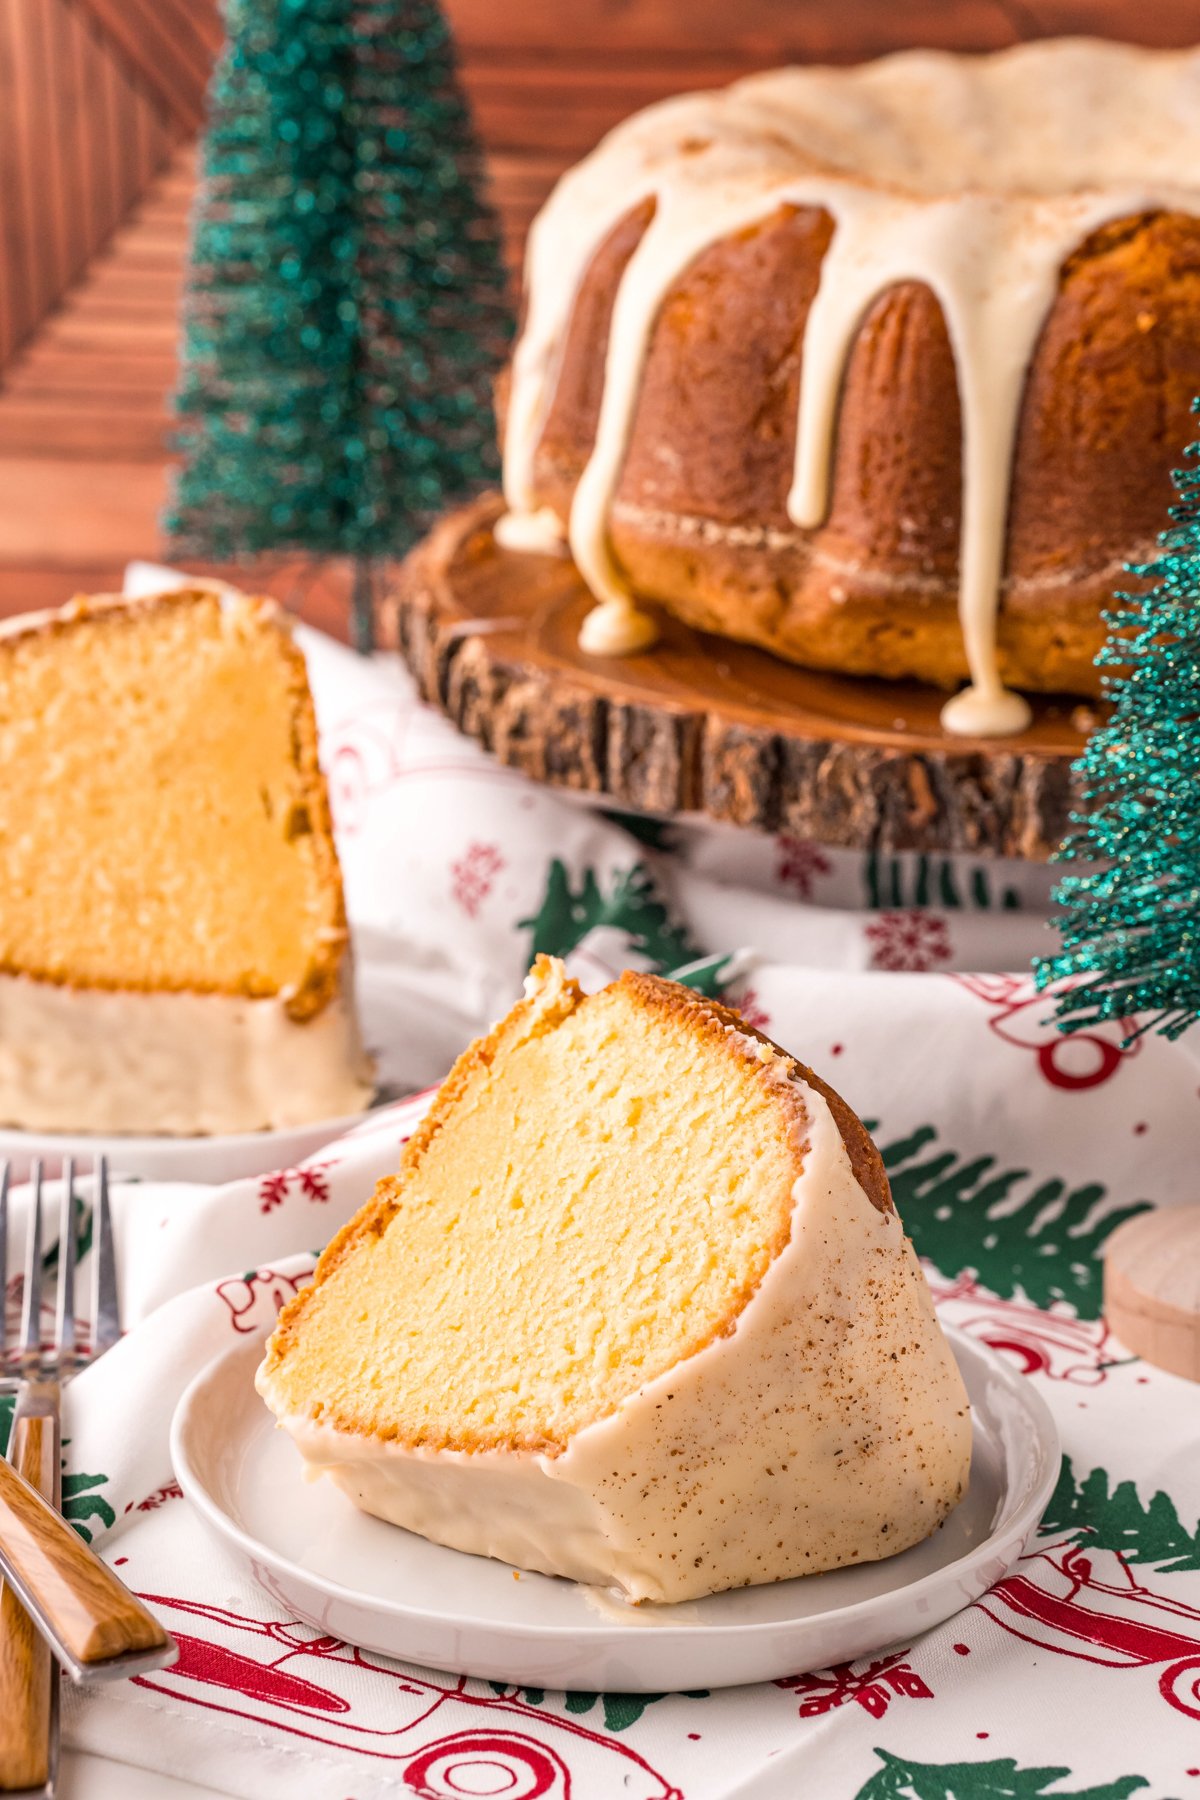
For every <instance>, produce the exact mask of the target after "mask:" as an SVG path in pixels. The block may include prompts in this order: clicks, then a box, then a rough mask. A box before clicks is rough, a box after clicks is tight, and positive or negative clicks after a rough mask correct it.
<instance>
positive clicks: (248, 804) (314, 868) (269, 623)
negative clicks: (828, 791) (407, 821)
mask: <svg viewBox="0 0 1200 1800" xmlns="http://www.w3.org/2000/svg"><path fill="white" fill-rule="evenodd" d="M306 721H307V723H308V726H309V727H311V712H310V711H309V703H308V700H307V694H306V691H305V688H304V675H303V666H302V664H301V662H300V660H299V652H298V651H296V650H295V649H294V647H293V646H292V644H291V642H290V640H289V639H288V637H287V636H286V634H285V632H284V631H283V630H282V628H281V627H280V625H279V624H278V623H276V622H275V621H274V620H273V619H272V617H271V616H270V613H269V611H268V610H267V609H266V608H265V607H264V606H262V605H261V604H259V603H253V602H249V601H246V602H234V603H225V604H223V603H222V602H220V601H219V600H218V599H216V598H215V597H213V596H209V595H200V594H193V595H186V596H183V597H181V598H180V599H179V600H177V601H172V602H163V601H159V602H156V603H154V604H152V605H147V606H145V607H140V606H136V605H135V606H133V607H131V608H128V609H126V608H114V609H108V608H101V609H98V610H97V611H96V612H95V613H94V614H92V615H90V616H88V615H87V614H84V615H83V616H81V617H78V618H75V619H66V620H61V621H60V620H54V621H51V622H50V623H49V624H48V625H47V626H46V627H45V628H42V629H33V630H29V631H25V632H22V633H20V634H18V635H14V636H11V637H9V638H7V639H5V638H0V761H2V763H3V768H4V773H5V779H4V783H3V788H2V790H0V970H4V971H6V972H9V973H17V974H27V975H32V976H34V977H37V978H39V979H42V980H46V981H52V982H63V981H70V982H72V983H73V984H76V985H79V986H90V987H100V988H126V989H161V988H172V989H184V990H195V991H198V992H220V993H233V994H244V995H247V996H264V997H265V996H270V995H276V994H281V993H282V994H284V995H285V996H296V995H302V994H303V992H304V991H305V990H306V988H307V989H308V990H311V989H312V987H313V984H314V981H317V980H320V979H323V978H324V977H323V976H322V975H321V973H320V970H319V969H317V967H316V966H317V965H319V964H321V963H323V962H327V963H328V965H329V967H330V968H331V967H332V966H333V964H334V962H335V961H336V955H335V954H332V953H330V952H331V951H334V952H335V951H336V950H337V947H338V946H339V945H340V940H341V937H342V931H343V926H342V918H341V899H340V886H339V883H338V881H337V879H336V862H335V861H334V852H333V849H332V843H331V841H330V839H329V837H328V826H327V822H326V821H325V820H324V818H314V816H313V810H314V809H313V793H314V780H315V778H316V752H315V738H313V736H312V733H311V729H307V730H306V729H305V722H306ZM319 805H320V806H321V807H322V808H323V807H324V800H323V796H322V797H321V799H320V801H319ZM50 895H52V896H53V904H52V905H51V904H49V902H48V900H47V896H50ZM323 944H324V945H325V947H326V948H325V949H324V950H323V949H322V945H323ZM314 945H316V950H315V951H314ZM309 998H310V999H312V998H313V996H312V995H311V993H310V994H309ZM302 1009H303V1001H301V1002H300V1003H299V1004H298V1006H297V1012H298V1013H299V1012H300V1011H301V1010H302Z"/></svg>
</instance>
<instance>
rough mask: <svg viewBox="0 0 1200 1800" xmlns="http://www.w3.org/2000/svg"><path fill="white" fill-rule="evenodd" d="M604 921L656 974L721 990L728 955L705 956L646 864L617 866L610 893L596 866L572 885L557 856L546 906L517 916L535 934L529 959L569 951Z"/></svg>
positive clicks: (549, 876)
mask: <svg viewBox="0 0 1200 1800" xmlns="http://www.w3.org/2000/svg"><path fill="white" fill-rule="evenodd" d="M601 925H607V926H611V927H613V928H614V929H615V930H618V931H623V932H624V933H625V934H626V936H627V937H628V938H629V947H630V949H631V950H632V951H633V952H634V953H635V954H637V955H639V956H643V957H645V958H646V960H647V961H648V962H649V963H650V964H651V966H652V968H653V969H654V971H655V973H656V974H659V975H665V974H676V975H677V976H678V978H679V979H680V980H683V981H686V982H687V983H688V985H689V987H693V988H695V989H696V991H697V992H698V993H702V994H708V995H710V996H712V997H714V998H715V997H716V996H717V995H719V994H720V991H721V983H720V974H721V970H722V969H723V968H724V966H725V964H726V963H727V962H728V960H729V959H728V957H724V956H716V957H712V956H706V954H705V952H704V951H703V950H702V949H701V948H700V947H699V946H698V945H697V944H695V943H694V942H693V941H692V939H691V938H690V937H689V936H688V933H687V931H686V930H685V928H684V927H683V926H682V925H681V924H680V923H679V922H678V921H677V920H674V919H672V917H671V915H670V913H669V912H668V910H667V908H666V907H665V906H664V904H663V902H662V901H661V900H660V899H659V897H658V894H657V892H656V891H655V886H654V877H653V876H652V875H651V873H650V871H649V869H648V868H647V867H646V866H645V864H644V863H640V862H635V863H634V864H632V866H631V867H630V868H628V869H618V870H616V871H615V872H614V873H613V875H612V878H611V886H610V887H609V889H608V892H607V893H605V891H604V890H603V889H602V887H601V886H600V883H599V881H598V879H597V877H596V871H595V870H594V869H591V868H589V869H585V870H584V871H583V877H582V880H581V881H580V883H579V886H578V887H573V886H572V884H571V875H570V871H569V870H568V869H567V866H566V864H565V863H564V862H563V861H562V860H561V859H560V858H559V857H557V856H556V857H555V858H554V860H553V861H552V862H551V864H550V867H549V870H548V871H547V876H546V891H545V894H544V895H543V897H542V903H541V906H540V907H539V908H538V910H537V912H536V913H535V914H534V916H533V917H532V918H529V919H520V920H519V921H518V929H519V930H521V931H528V932H530V933H531V939H530V948H529V960H530V962H532V961H533V959H534V957H535V956H539V955H541V956H562V957H566V956H569V955H570V954H571V951H572V950H574V949H575V948H576V946H577V945H578V944H580V943H582V941H583V939H584V938H585V937H586V936H587V934H588V932H589V931H594V930H595V929H596V928H597V927H598V926H601Z"/></svg>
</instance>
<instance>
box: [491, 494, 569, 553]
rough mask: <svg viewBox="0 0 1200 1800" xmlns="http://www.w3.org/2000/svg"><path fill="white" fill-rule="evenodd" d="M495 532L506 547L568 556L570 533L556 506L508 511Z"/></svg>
mask: <svg viewBox="0 0 1200 1800" xmlns="http://www.w3.org/2000/svg"><path fill="white" fill-rule="evenodd" d="M492 535H493V537H494V538H495V540H496V542H497V543H498V544H500V545H502V546H503V548H504V549H505V550H523V551H529V552H532V553H533V554H534V555H539V556H565V555H566V552H567V534H566V532H565V531H564V530H563V528H562V521H561V520H560V518H559V516H558V514H557V513H556V512H555V510H554V508H553V507H552V506H539V507H538V508H537V509H536V511H534V512H506V513H503V514H502V515H501V517H500V518H498V519H497V520H496V523H495V525H494V526H493V527H492Z"/></svg>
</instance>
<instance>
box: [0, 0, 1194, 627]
mask: <svg viewBox="0 0 1200 1800" xmlns="http://www.w3.org/2000/svg"><path fill="white" fill-rule="evenodd" d="M444 3H445V4H446V6H447V10H448V13H449V15H450V19H451V22H452V24H453V26H454V28H455V30H456V32H457V34H458V41H459V46H460V52H461V59H462V67H463V76H464V82H465V85H466V88H467V91H468V94H469V96H470V99H471V101H472V103H473V105H474V108H475V112H476V117H477V120H478V123H479V127H480V131H481V134H482V137H483V140H484V145H485V149H486V151H487V153H488V159H489V167H490V170H491V175H492V180H493V185H494V192H495V196H496V199H497V201H498V203H499V206H500V211H501V215H502V218H503V221H504V225H505V229H506V234H507V239H508V248H509V254H510V258H511V260H512V262H513V264H514V267H515V265H516V263H517V261H518V259H519V256H520V253H521V248H522V244H523V240H524V237H525V233H526V231H527V229H528V225H529V221H530V219H531V218H532V216H533V214H534V212H535V210H536V209H537V207H538V206H539V205H540V203H541V201H542V199H543V198H544V197H545V195H546V193H547V192H548V190H549V188H550V186H551V184H552V183H553V181H554V180H555V179H556V177H557V176H558V174H559V173H560V172H561V171H562V170H563V169H564V168H566V167H567V166H568V165H569V164H570V163H572V162H573V161H575V160H576V159H577V158H578V157H579V156H581V155H582V154H583V153H584V152H585V151H587V150H588V149H589V148H590V147H591V146H592V145H593V144H594V143H595V142H596V140H597V138H598V137H600V135H601V134H602V133H603V132H604V131H606V130H607V129H608V128H609V127H610V126H612V125H614V124H615V123H617V121H618V120H620V119H621V118H623V117H625V115H626V114H627V113H629V112H630V111H631V110H633V109H634V108H635V107H638V106H641V105H645V104H647V103H649V102H650V101H652V100H655V99H658V98H661V97H663V96H665V95H668V94H672V93H679V92H683V91H687V90H689V89H691V88H695V87H702V86H710V85H718V84H720V83H722V82H726V81H729V80H731V79H733V78H734V77H736V76H738V75H740V74H745V73H748V72H749V71H750V70H753V69H757V68H766V67H771V66H773V65H776V64H778V63H780V62H783V61H789V60H795V61H816V60H824V61H839V62H845V61H850V60H854V59H856V58H859V57H866V56H873V55H878V54H881V53H883V52H886V51H889V50H895V49H899V48H902V47H904V46H906V45H910V44H911V45H927V46H942V47H945V48H949V49H961V50H985V49H995V48H999V47H1001V46H1003V45H1005V44H1011V43H1014V42H1016V41H1017V40H1018V39H1021V38H1028V37H1036V36H1043V35H1048V34H1052V33H1056V32H1060V31H1081V32H1097V33H1100V34H1103V35H1108V36H1113V37H1122V38H1127V39H1130V40H1133V41H1137V42H1142V43H1148V44H1160V45H1170V44H1185V43H1188V42H1190V41H1192V40H1193V39H1196V38H1200V0H503V3H502V0H444ZM220 34H221V26H220V14H219V10H218V0H0V615H2V614H4V613H8V612H12V611H18V610H24V609H25V608H28V607H30V606H36V605H47V604H54V603H56V602H57V601H60V600H62V599H64V598H65V597H66V596H67V595H68V594H70V593H71V592H72V591H74V590H77V589H84V590H87V589H90V590H93V591H97V590H103V589H106V588H108V587H111V586H112V585H113V584H114V583H116V582H118V581H119V580H120V576H121V570H122V567H123V565H124V563H125V562H126V560H127V559H129V558H130V557H134V556H146V555H155V554H156V553H158V552H159V551H160V550H161V546H160V544H159V542H158V517H159V513H160V508H161V505H162V500H163V497H164V493H165V480H166V471H167V462H168V449H167V431H168V412H167V396H168V394H169V392H170V389H171V386H172V384H173V376H174V370H175V355H176V344H177V319H178V306H179V297H180V292H181V286H182V278H183V267H184V261H185V255H186V242H187V219H188V208H189V205H190V199H191V195H192V191H193V188H194V181H195V157H194V153H193V149H192V140H193V138H194V133H195V129H196V125H197V122H198V121H199V120H200V118H201V117H202V112H203V98H204V85H205V81H206V78H207V73H208V70H209V68H210V67H211V62H212V58H213V57H214V55H215V54H216V52H217V50H218V48H219V44H220ZM262 580H263V581H264V583H265V584H266V585H267V586H268V587H270V588H272V589H274V591H276V592H277V593H278V594H279V595H280V597H281V598H284V599H286V600H288V601H289V602H291V603H293V604H297V605H302V606H304V607H305V608H307V609H308V610H309V612H310V616H314V617H319V618H321V619H322V621H323V622H324V623H326V624H330V623H336V622H337V620H338V619H340V618H341V617H342V616H343V615H344V603H345V581H344V579H343V574H342V572H341V571H339V570H338V569H337V567H336V566H331V565H322V567H321V568H320V569H319V570H317V571H313V570H312V569H311V568H308V569H306V570H304V571H292V572H290V573H289V572H288V571H286V570H276V571H274V572H271V571H265V572H264V573H263V575H262Z"/></svg>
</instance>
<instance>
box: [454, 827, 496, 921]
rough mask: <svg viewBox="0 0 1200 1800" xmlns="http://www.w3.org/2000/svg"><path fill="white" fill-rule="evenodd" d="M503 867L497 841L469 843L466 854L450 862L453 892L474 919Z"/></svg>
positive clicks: (469, 916) (468, 914) (465, 910)
mask: <svg viewBox="0 0 1200 1800" xmlns="http://www.w3.org/2000/svg"><path fill="white" fill-rule="evenodd" d="M503 867H504V858H503V857H502V856H501V854H500V852H499V850H497V848H496V846H495V844H470V845H468V847H467V851H466V854H465V855H464V856H461V857H460V858H459V860H458V861H457V862H456V863H451V865H450V875H451V883H450V891H451V893H452V894H453V895H454V898H455V899H456V900H457V901H458V904H459V905H460V906H461V907H462V909H463V911H464V912H465V913H466V915H467V917H468V918H469V919H473V918H475V916H476V915H477V913H478V912H479V908H480V907H481V906H482V905H483V903H484V901H485V900H486V899H487V897H488V895H489V894H490V893H491V891H492V884H493V882H494V881H495V879H496V877H497V875H498V874H499V873H500V871H501V869H502V868H503Z"/></svg>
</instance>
